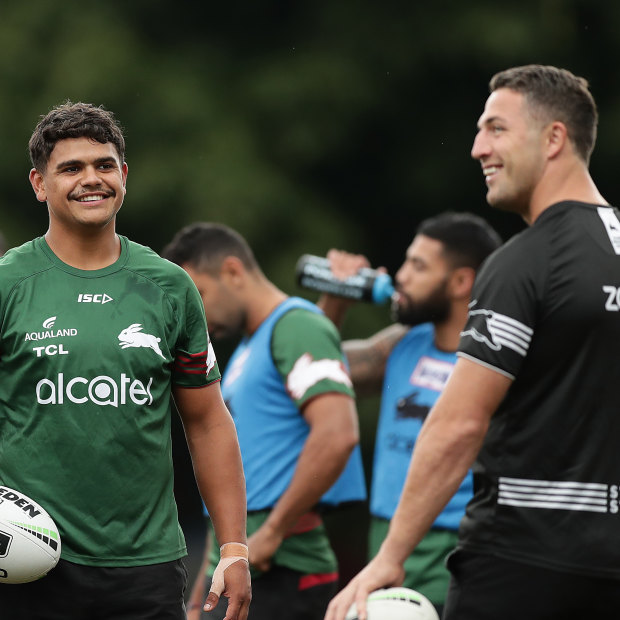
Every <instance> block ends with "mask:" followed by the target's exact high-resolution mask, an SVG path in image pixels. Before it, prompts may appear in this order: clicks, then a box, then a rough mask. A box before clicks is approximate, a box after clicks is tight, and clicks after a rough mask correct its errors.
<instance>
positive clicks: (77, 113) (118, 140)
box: [28, 101, 125, 172]
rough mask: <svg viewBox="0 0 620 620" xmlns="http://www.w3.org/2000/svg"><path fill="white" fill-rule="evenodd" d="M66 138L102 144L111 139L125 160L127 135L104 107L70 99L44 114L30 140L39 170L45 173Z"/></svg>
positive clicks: (36, 166)
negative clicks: (88, 139) (84, 139)
mask: <svg viewBox="0 0 620 620" xmlns="http://www.w3.org/2000/svg"><path fill="white" fill-rule="evenodd" d="M66 138H92V139H93V140H96V141H97V142H100V143H101V144H106V143H107V142H110V143H111V144H113V145H114V147H115V148H116V151H117V153H118V156H119V158H120V161H121V163H123V162H124V161H125V138H124V137H123V130H122V128H121V126H120V125H119V123H118V121H117V120H116V119H115V118H114V114H112V112H110V111H109V110H106V109H104V107H103V106H95V105H93V104H91V103H82V102H78V103H72V102H71V101H66V102H65V103H63V104H61V105H59V106H56V107H55V108H52V109H51V110H50V111H49V112H48V113H47V114H44V115H42V116H41V119H40V120H39V122H38V124H37V126H36V127H35V129H34V131H33V132H32V136H31V137H30V141H29V143H28V149H29V151H30V161H31V162H32V165H33V166H34V167H35V168H36V169H37V170H38V171H39V172H45V169H46V168H47V162H48V161H49V158H50V155H51V153H52V151H53V150H54V146H56V142H58V141H60V140H65V139H66Z"/></svg>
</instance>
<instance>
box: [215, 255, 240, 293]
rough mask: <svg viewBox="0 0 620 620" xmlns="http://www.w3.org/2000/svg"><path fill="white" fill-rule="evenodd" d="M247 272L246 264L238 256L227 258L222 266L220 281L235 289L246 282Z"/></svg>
mask: <svg viewBox="0 0 620 620" xmlns="http://www.w3.org/2000/svg"><path fill="white" fill-rule="evenodd" d="M246 274H247V271H246V269H245V266H244V264H243V263H242V262H241V260H240V259H239V258H238V257H236V256H227V257H226V258H225V259H224V260H223V261H222V265H221V266H220V280H222V281H223V282H225V283H227V284H228V285H232V286H235V287H238V286H240V285H241V284H242V283H243V281H244V280H245V276H246Z"/></svg>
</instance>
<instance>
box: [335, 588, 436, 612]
mask: <svg viewBox="0 0 620 620" xmlns="http://www.w3.org/2000/svg"><path fill="white" fill-rule="evenodd" d="M366 611H367V613H368V616H367V617H368V620H439V616H438V615H437V611H436V610H435V607H433V604H432V603H431V602H430V601H429V600H428V599H427V598H426V597H425V596H424V595H422V594H420V593H419V592H416V591H415V590H411V589H410V588H386V589H384V590H375V591H374V592H371V593H370V594H369V595H368V598H367V599H366ZM357 617H358V616H357V608H356V606H355V603H353V605H351V607H349V611H347V615H346V616H345V620H357Z"/></svg>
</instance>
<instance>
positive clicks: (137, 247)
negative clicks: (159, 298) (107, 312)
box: [125, 239, 191, 289]
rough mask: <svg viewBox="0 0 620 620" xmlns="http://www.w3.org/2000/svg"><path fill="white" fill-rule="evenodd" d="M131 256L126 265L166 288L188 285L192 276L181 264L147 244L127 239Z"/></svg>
mask: <svg viewBox="0 0 620 620" xmlns="http://www.w3.org/2000/svg"><path fill="white" fill-rule="evenodd" d="M126 243H127V249H128V253H129V258H128V260H127V263H126V265H125V267H126V268H127V269H129V270H131V271H133V272H135V273H137V274H140V275H142V276H143V277H145V278H147V279H150V280H152V281H153V282H155V283H157V284H159V285H160V286H162V287H163V288H166V289H174V288H175V287H178V286H180V285H183V286H187V285H189V284H190V283H191V278H190V277H189V275H188V274H187V272H186V271H185V270H184V269H183V268H181V267H180V266H179V265H176V264H175V263H172V262H170V261H169V260H167V259H166V258H162V257H161V256H160V255H159V254H157V252H155V251H154V250H153V249H151V248H150V247H148V246H146V245H142V244H140V243H137V242H135V241H131V240H130V239H126Z"/></svg>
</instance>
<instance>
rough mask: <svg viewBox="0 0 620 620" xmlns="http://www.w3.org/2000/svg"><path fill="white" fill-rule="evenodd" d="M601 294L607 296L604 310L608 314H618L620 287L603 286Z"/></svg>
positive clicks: (619, 308)
mask: <svg viewBox="0 0 620 620" xmlns="http://www.w3.org/2000/svg"><path fill="white" fill-rule="evenodd" d="M603 292H604V293H606V294H607V301H606V302H605V310H607V311H608V312H620V287H618V286H604V287H603Z"/></svg>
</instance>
